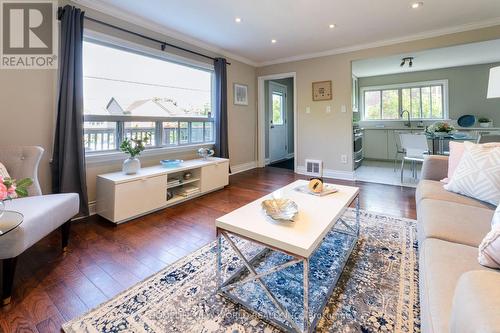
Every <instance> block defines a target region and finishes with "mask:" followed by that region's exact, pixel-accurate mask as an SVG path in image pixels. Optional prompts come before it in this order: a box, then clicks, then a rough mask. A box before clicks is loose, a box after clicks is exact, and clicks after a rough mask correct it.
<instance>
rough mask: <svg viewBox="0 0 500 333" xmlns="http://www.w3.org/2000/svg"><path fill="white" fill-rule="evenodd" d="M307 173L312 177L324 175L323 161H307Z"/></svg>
mask: <svg viewBox="0 0 500 333" xmlns="http://www.w3.org/2000/svg"><path fill="white" fill-rule="evenodd" d="M306 172H307V174H308V175H311V176H319V177H321V176H322V175H323V161H320V160H306Z"/></svg>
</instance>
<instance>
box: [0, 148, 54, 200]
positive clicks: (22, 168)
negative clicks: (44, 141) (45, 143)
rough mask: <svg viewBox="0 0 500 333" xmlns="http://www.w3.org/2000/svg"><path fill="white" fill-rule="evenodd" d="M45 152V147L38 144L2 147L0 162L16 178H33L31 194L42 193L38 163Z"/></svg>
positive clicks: (29, 192)
mask: <svg viewBox="0 0 500 333" xmlns="http://www.w3.org/2000/svg"><path fill="white" fill-rule="evenodd" d="M43 152H44V150H43V148H42V147H38V146H30V147H0V162H2V164H3V165H5V168H6V169H7V171H8V172H9V175H10V176H11V177H12V178H14V179H22V178H31V179H32V180H33V185H31V186H30V188H29V189H28V194H29V196H35V195H42V189H41V188H40V183H39V182H38V165H39V164H40V160H41V159H42V155H43Z"/></svg>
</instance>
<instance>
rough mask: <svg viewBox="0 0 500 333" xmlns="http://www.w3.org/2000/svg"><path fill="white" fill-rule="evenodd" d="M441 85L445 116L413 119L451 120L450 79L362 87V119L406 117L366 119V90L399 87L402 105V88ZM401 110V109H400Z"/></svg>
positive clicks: (377, 120) (399, 119) (378, 120)
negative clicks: (449, 106)
mask: <svg viewBox="0 0 500 333" xmlns="http://www.w3.org/2000/svg"><path fill="white" fill-rule="evenodd" d="M437 85H441V86H442V87H443V118H411V119H412V120H422V121H426V120H431V121H432V120H449V119H448V118H449V112H448V105H449V100H448V96H449V95H448V80H434V81H420V82H409V83H400V84H390V85H383V86H366V87H362V88H361V89H360V98H359V99H360V100H359V104H360V109H361V120H362V121H373V122H381V121H404V120H405V119H404V118H402V117H401V115H399V118H398V119H366V118H365V92H367V91H378V90H395V89H398V90H399V92H398V95H399V106H400V107H401V90H402V89H405V88H422V87H429V86H437ZM399 111H401V110H399Z"/></svg>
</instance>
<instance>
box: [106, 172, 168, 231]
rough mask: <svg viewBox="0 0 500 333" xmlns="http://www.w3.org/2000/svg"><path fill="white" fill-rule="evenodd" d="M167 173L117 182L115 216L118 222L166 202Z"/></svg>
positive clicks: (159, 206)
mask: <svg viewBox="0 0 500 333" xmlns="http://www.w3.org/2000/svg"><path fill="white" fill-rule="evenodd" d="M166 190H167V175H159V176H153V177H147V178H143V179H137V180H133V181H130V182H126V183H120V184H117V185H116V187H115V216H114V222H118V221H121V220H124V219H127V218H130V217H132V216H137V215H139V214H143V213H146V212H149V211H152V210H155V209H158V208H161V207H162V206H164V205H165V204H166Z"/></svg>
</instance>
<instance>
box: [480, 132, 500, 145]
mask: <svg viewBox="0 0 500 333" xmlns="http://www.w3.org/2000/svg"><path fill="white" fill-rule="evenodd" d="M488 142H500V132H488V133H479V136H478V138H477V143H488Z"/></svg>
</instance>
